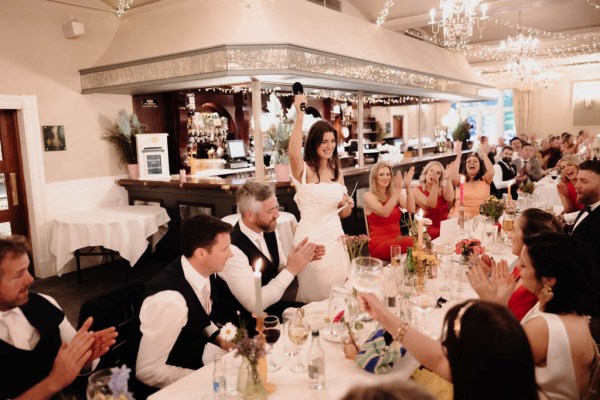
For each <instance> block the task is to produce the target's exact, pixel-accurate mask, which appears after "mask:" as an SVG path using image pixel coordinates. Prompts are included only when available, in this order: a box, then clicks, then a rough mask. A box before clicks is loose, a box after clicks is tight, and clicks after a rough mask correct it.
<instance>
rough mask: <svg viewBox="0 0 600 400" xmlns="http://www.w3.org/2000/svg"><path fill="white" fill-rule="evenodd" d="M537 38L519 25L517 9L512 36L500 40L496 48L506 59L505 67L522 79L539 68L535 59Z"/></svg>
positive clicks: (536, 71) (535, 72)
mask: <svg viewBox="0 0 600 400" xmlns="http://www.w3.org/2000/svg"><path fill="white" fill-rule="evenodd" d="M538 42H539V41H538V39H537V38H535V37H533V36H532V35H531V33H530V34H528V35H525V32H524V31H523V28H522V25H521V11H520V10H519V24H518V25H517V31H516V32H515V35H514V36H509V37H508V38H507V39H506V41H504V40H503V41H502V42H500V48H499V49H498V50H499V52H500V53H501V54H504V55H505V57H506V60H507V61H508V64H507V69H508V72H509V73H513V74H515V75H517V76H518V77H519V79H520V80H521V81H524V80H526V79H528V78H530V77H532V75H535V74H537V73H538V72H539V70H540V69H541V67H540V65H539V63H538V62H537V61H536V60H535V52H536V49H537V46H538Z"/></svg>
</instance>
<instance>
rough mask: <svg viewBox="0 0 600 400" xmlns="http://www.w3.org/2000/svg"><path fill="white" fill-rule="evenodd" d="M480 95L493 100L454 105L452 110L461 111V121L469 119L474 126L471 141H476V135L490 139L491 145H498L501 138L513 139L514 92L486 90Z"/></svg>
mask: <svg viewBox="0 0 600 400" xmlns="http://www.w3.org/2000/svg"><path fill="white" fill-rule="evenodd" d="M480 95H482V96H486V97H490V98H491V99H490V100H484V101H477V102H464V103H453V104H452V108H453V109H456V110H458V111H459V115H460V119H461V120H464V119H467V120H468V121H469V123H470V124H471V125H473V130H472V132H471V140H475V139H476V135H485V136H487V137H489V139H490V142H491V143H496V142H497V140H498V138H499V137H504V138H505V139H507V140H508V139H510V138H512V137H513V136H514V135H515V116H514V112H513V93H512V90H510V89H509V90H496V89H485V90H482V91H481V92H480Z"/></svg>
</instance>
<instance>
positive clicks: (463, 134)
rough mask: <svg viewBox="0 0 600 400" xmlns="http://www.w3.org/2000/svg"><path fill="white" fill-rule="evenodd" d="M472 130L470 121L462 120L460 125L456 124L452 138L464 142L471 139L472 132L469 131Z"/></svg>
mask: <svg viewBox="0 0 600 400" xmlns="http://www.w3.org/2000/svg"><path fill="white" fill-rule="evenodd" d="M470 130H471V124H470V123H469V121H467V120H464V121H460V122H459V123H458V125H456V129H454V132H452V138H453V139H454V140H458V141H460V142H463V143H464V142H466V141H467V140H469V139H471V133H470V132H469V131H470Z"/></svg>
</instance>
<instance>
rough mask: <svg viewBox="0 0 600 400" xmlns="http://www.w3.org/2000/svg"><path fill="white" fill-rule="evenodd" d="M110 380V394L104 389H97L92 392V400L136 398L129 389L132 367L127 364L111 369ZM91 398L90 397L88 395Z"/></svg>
mask: <svg viewBox="0 0 600 400" xmlns="http://www.w3.org/2000/svg"><path fill="white" fill-rule="evenodd" d="M110 373H111V375H110V380H109V381H108V384H107V386H108V390H109V392H110V393H109V394H107V393H106V389H104V391H96V392H94V393H93V394H92V397H91V399H92V400H134V399H133V394H132V393H131V392H130V391H129V388H128V381H129V375H130V373H131V369H130V368H127V366H126V365H123V366H121V367H114V368H111V369H110ZM88 398H89V397H88Z"/></svg>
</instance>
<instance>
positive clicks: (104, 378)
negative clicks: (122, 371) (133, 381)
mask: <svg viewBox="0 0 600 400" xmlns="http://www.w3.org/2000/svg"><path fill="white" fill-rule="evenodd" d="M111 377H112V372H111V370H110V368H106V369H101V370H100V371H96V372H94V373H93V374H91V375H90V377H89V378H88V384H87V388H86V390H85V396H86V398H87V400H97V399H104V398H109V397H112V394H113V393H112V390H110V388H109V387H108V382H110V378H111Z"/></svg>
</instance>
